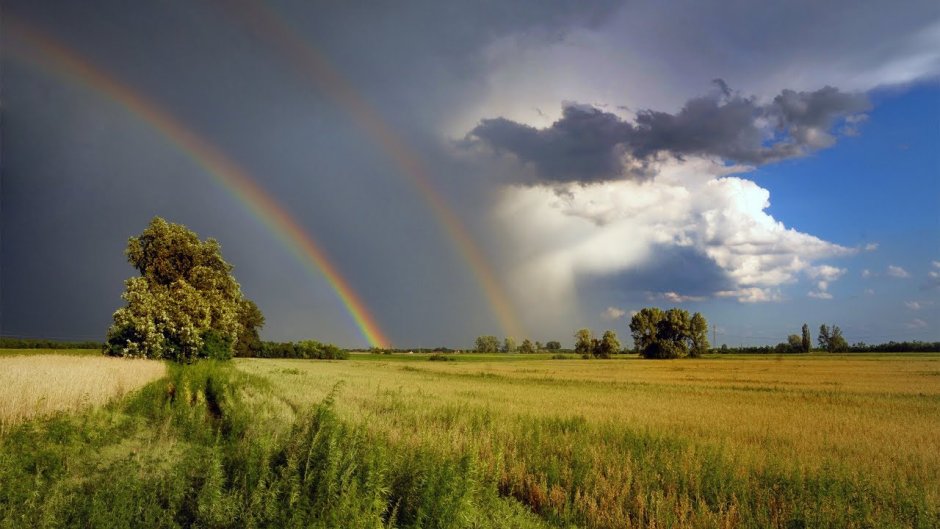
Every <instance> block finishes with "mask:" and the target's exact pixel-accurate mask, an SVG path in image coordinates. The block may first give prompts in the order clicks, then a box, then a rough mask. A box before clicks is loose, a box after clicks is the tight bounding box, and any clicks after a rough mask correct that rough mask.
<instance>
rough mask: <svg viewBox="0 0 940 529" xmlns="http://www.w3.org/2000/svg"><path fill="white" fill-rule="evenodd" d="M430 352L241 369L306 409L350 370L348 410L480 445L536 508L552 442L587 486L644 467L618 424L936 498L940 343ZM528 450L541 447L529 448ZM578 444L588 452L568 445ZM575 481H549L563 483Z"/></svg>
mask: <svg viewBox="0 0 940 529" xmlns="http://www.w3.org/2000/svg"><path fill="white" fill-rule="evenodd" d="M354 358H355V357H354ZM396 360H397V359H396ZM422 360H424V358H422V357H415V358H414V361H407V362H402V361H382V360H376V359H375V358H374V357H373V358H372V359H370V360H350V361H345V362H308V361H295V360H247V359H246V360H238V361H237V362H238V363H237V365H238V367H239V368H240V369H242V370H244V371H246V372H249V373H253V374H257V375H261V376H263V377H265V378H267V379H268V380H270V381H271V382H272V384H273V388H274V390H275V392H276V393H277V394H279V395H280V396H281V397H282V398H284V399H286V400H287V401H289V402H291V403H292V404H294V405H299V406H304V405H309V404H312V403H314V402H317V401H318V400H319V399H322V398H323V397H324V395H326V394H327V392H329V391H330V389H331V388H332V387H333V386H334V385H335V384H336V383H337V382H339V381H344V386H343V387H342V390H341V398H340V399H339V400H338V405H339V410H340V412H341V413H342V414H344V415H346V416H347V417H349V418H352V419H355V420H359V421H361V422H363V423H365V424H367V425H368V426H369V427H370V428H372V429H374V430H376V431H381V432H384V433H385V434H387V435H389V436H390V437H391V438H392V439H395V440H397V442H401V443H405V444H409V443H412V444H415V445H419V444H422V445H423V444H432V445H436V446H440V447H442V449H444V450H453V451H454V452H458V453H459V452H463V451H465V450H467V449H471V450H474V451H475V452H477V454H478V456H479V457H480V459H481V460H482V462H483V463H484V464H485V465H488V466H491V467H492V468H496V469H500V468H501V469H502V470H498V472H501V473H502V477H501V478H500V480H501V483H502V486H504V488H506V489H509V490H511V491H512V493H513V495H515V496H517V497H520V496H522V497H524V498H525V501H526V502H527V503H528V504H530V505H538V504H545V505H551V504H552V502H553V501H554V500H552V497H551V496H552V494H555V493H557V494H562V492H563V491H561V489H558V490H554V491H553V489H545V485H544V484H545V483H546V481H545V480H546V479H548V478H546V475H547V474H546V473H545V472H546V471H545V469H544V468H543V467H544V465H543V463H542V462H541V461H539V458H540V457H541V459H542V460H544V459H545V458H547V457H549V454H553V455H552V457H558V458H562V461H561V462H560V467H559V468H561V469H562V471H563V472H564V468H565V466H566V465H570V464H572V463H571V462H572V461H574V460H577V459H579V458H580V459H581V460H584V458H585V457H586V458H587V460H588V461H589V462H590V463H589V465H590V467H591V468H594V469H595V470H594V472H595V473H596V474H597V478H596V479H594V478H592V479H591V480H590V481H591V485H590V486H591V487H592V490H591V492H592V497H595V498H596V497H598V496H599V495H601V496H602V495H603V494H606V493H608V492H609V493H610V494H619V493H618V492H617V491H619V490H621V489H622V487H623V481H622V480H621V479H620V478H617V477H616V476H619V475H620V474H624V473H625V474H624V476H622V478H623V479H624V480H629V479H631V478H630V477H629V475H630V473H631V472H640V471H642V470H644V469H639V468H634V470H632V471H631V470H629V468H628V467H629V466H630V464H629V462H624V460H623V458H624V457H625V454H626V448H625V445H623V444H622V443H621V442H620V441H617V440H616V439H617V437H618V436H619V435H620V432H639V433H641V434H643V435H647V434H652V435H654V436H662V437H664V438H668V439H673V440H676V441H678V442H680V443H682V446H690V447H692V448H690V449H688V450H691V452H684V453H677V454H676V458H677V459H676V461H674V462H672V463H668V464H669V465H672V466H675V465H678V466H679V467H683V465H687V464H688V465H689V466H688V468H689V469H690V470H689V472H694V470H693V469H694V465H695V464H697V463H695V461H684V460H682V458H683V457H689V458H692V459H694V458H697V457H700V455H701V454H700V453H699V452H698V451H699V450H703V449H706V450H707V449H716V450H719V451H720V452H721V453H722V454H724V457H726V459H727V460H728V461H732V462H733V463H731V464H732V465H733V466H734V469H735V470H733V472H735V473H736V475H740V476H748V475H749V476H756V475H763V474H765V473H766V472H771V473H774V475H781V476H791V475H793V476H796V475H799V476H808V477H810V478H812V479H816V478H813V477H814V476H816V477H818V478H819V479H826V477H827V476H838V477H839V479H844V480H846V481H847V482H850V483H853V484H855V485H853V486H857V487H862V488H864V487H872V488H873V490H875V491H883V492H873V493H872V494H873V495H875V496H878V495H881V494H888V493H890V491H892V490H895V487H896V486H901V487H905V488H903V489H898V490H911V491H919V492H918V494H922V495H923V497H924V499H925V501H926V504H927V505H928V506H932V507H933V508H936V507H937V506H938V504H940V477H938V476H940V434H938V433H940V356H938V355H919V356H898V355H895V356H892V355H880V356H877V355H871V356H861V355H859V356H851V355H849V356H845V357H831V356H793V357H743V358H741V357H738V358H708V359H701V360H678V361H677V360H665V361H657V360H640V359H617V360H606V361H601V360H565V361H559V360H523V359H520V361H518V362H505V361H499V362H470V361H467V362H460V361H458V362H426V361H422ZM546 420H548V421H556V422H555V423H552V422H549V423H548V424H563V423H558V422H557V421H574V422H571V425H572V428H574V430H572V431H573V432H574V433H572V434H570V435H569V434H567V433H565V434H564V435H563V436H561V437H558V436H557V433H554V434H552V435H555V437H554V440H552V439H548V438H546V439H537V440H535V441H533V440H532V439H531V438H528V437H526V436H527V435H530V433H531V432H534V431H536V430H538V429H539V428H542V427H543V426H540V425H544V424H546V423H545V422H544V421H546ZM562 429H563V430H564V428H562ZM579 432H580V433H579ZM565 436H567V437H568V438H567V439H563V438H562V437H565ZM565 443H569V444H567V445H566V444H565ZM533 447H538V449H539V451H540V452H543V455H542V456H538V455H532V454H531V453H527V452H532V451H533V450H532V449H533ZM556 447H562V448H558V449H557V450H555V449H556ZM579 447H580V448H579ZM588 447H590V448H589V449H588ZM569 448H570V449H569ZM582 449H584V450H585V452H584V454H586V455H583V454H582V455H578V454H576V453H574V452H571V450H582ZM553 450H555V452H552V451H553ZM680 452H681V451H680ZM566 454H568V455H566ZM572 454H573V455H572ZM683 454H684V455H683ZM568 457H571V458H572V459H571V461H569V462H568V463H565V462H564V461H563V459H565V458H568ZM530 458H531V460H530ZM625 469H626V470H625ZM549 474H550V473H549ZM567 479H568V478H567V477H565V476H561V477H557V476H556V477H555V478H552V480H554V481H555V482H558V483H561V484H564V483H565V482H566V480H567ZM799 479H803V478H799ZM539 480H541V481H539ZM569 481H570V480H569ZM533 483H535V485H533ZM538 483H542V484H541V485H539V484H538ZM539 487H542V489H540V488H539ZM556 488H557V487H556ZM543 489H545V490H543ZM532 491H535V492H532ZM565 493H567V494H569V495H572V494H574V493H573V492H572V491H571V490H568V491H567V492H565ZM621 496H622V495H621ZM878 497H881V496H878ZM676 501H684V500H683V499H682V498H679V499H678V500H676ZM886 501H887V500H886ZM892 501H893V500H892ZM573 503H575V504H577V501H576V500H573ZM613 503H616V502H612V503H611V504H613ZM577 508H578V509H579V510H581V511H582V512H583V513H584V516H585V519H587V520H591V521H592V522H591V523H590V524H589V525H591V526H596V527H616V526H622V525H619V524H622V523H623V522H622V520H624V519H625V517H621V515H620V514H619V513H616V512H613V510H612V509H613V508H612V507H611V506H610V505H607V506H606V507H597V506H591V505H577ZM618 508H619V507H618ZM792 508H793V507H792V506H784V507H782V509H783V510H784V511H786V509H792ZM877 508H881V507H877ZM592 509H593V510H592ZM605 509H606V510H605ZM537 510H538V509H537ZM635 511H636V508H634V512H635ZM790 514H792V512H791V513H790ZM716 523H717V522H716ZM779 523H781V524H782V523H783V522H779ZM777 524H778V522H774V523H773V525H777ZM680 525H683V526H684V525H686V523H685V522H682V523H680ZM689 525H695V524H694V523H691V522H689ZM705 525H711V523H710V522H709V523H706V524H705ZM732 525H734V524H732Z"/></svg>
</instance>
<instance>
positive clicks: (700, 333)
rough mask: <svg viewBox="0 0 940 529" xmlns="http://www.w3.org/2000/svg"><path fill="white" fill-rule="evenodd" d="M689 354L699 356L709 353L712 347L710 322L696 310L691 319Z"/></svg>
mask: <svg viewBox="0 0 940 529" xmlns="http://www.w3.org/2000/svg"><path fill="white" fill-rule="evenodd" d="M689 340H690V341H691V344H690V346H689V356H692V357H699V356H702V355H703V354H705V353H707V352H708V350H709V349H710V348H711V344H710V343H708V322H707V321H705V316H702V313H701V312H696V313H695V314H693V315H692V319H691V320H689Z"/></svg>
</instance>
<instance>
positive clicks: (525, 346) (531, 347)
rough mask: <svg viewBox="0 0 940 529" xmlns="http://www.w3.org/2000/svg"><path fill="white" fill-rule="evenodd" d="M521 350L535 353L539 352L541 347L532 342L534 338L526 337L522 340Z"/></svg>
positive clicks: (525, 352)
mask: <svg viewBox="0 0 940 529" xmlns="http://www.w3.org/2000/svg"><path fill="white" fill-rule="evenodd" d="M519 352H520V353H523V354H534V353H537V352H539V348H538V347H537V346H536V345H535V344H534V343H532V340H530V339H528V338H526V339H525V340H522V345H520V346H519Z"/></svg>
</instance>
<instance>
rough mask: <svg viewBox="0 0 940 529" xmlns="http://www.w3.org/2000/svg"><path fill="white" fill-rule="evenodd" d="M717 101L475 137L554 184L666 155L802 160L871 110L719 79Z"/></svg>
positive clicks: (832, 93)
mask: <svg viewBox="0 0 940 529" xmlns="http://www.w3.org/2000/svg"><path fill="white" fill-rule="evenodd" d="M715 84H716V86H717V87H718V91H717V93H715V94H711V95H706V96H701V97H696V98H693V99H690V100H689V101H687V102H686V104H685V105H684V106H683V107H682V109H681V110H679V112H677V113H675V114H670V113H667V112H659V111H654V110H642V111H639V112H638V113H637V115H636V117H635V119H634V121H633V122H632V123H631V122H628V121H625V120H623V119H621V118H620V117H619V116H616V115H614V114H611V113H609V112H604V111H602V110H600V109H597V108H594V107H591V106H583V105H572V104H568V105H566V106H565V107H564V110H563V114H562V117H561V119H559V120H558V121H556V122H555V123H553V124H552V125H551V126H550V127H547V128H545V129H536V128H533V127H530V126H528V125H524V124H521V123H516V122H513V121H510V120H507V119H504V118H496V119H484V120H483V121H482V122H481V123H480V124H479V125H478V126H477V127H476V128H474V129H473V130H472V131H471V132H470V135H469V138H470V139H471V140H474V139H475V140H479V141H480V142H483V143H484V144H486V145H488V146H490V147H492V148H493V149H495V150H496V151H498V152H509V153H512V154H514V155H516V156H517V157H518V158H519V159H520V160H521V161H523V162H526V163H531V164H532V165H533V166H534V167H535V169H536V170H537V171H538V173H539V175H540V177H541V178H543V179H545V180H552V181H599V180H610V179H616V178H619V177H622V176H628V175H627V174H625V173H627V172H629V171H628V170H625V167H624V162H625V160H627V161H629V160H630V159H632V160H633V161H639V162H645V161H648V160H649V159H651V158H652V157H654V156H656V155H657V154H660V153H666V154H669V155H672V156H675V157H679V158H681V157H683V156H688V155H701V156H717V157H720V158H722V159H724V160H726V161H731V162H738V163H746V164H763V163H768V162H773V161H777V160H782V159H785V158H791V157H795V156H801V155H804V154H807V153H809V152H812V151H814V150H817V149H821V148H824V147H828V146H830V145H832V144H833V143H834V142H835V139H836V137H835V134H836V133H835V132H834V131H833V128H834V127H835V126H836V124H837V123H838V122H839V121H840V120H843V121H846V122H847V127H846V128H844V130H843V131H844V132H845V131H850V130H852V129H851V127H850V126H851V125H853V124H854V123H855V122H857V121H858V120H859V118H858V116H859V113H861V112H865V111H867V110H868V109H869V108H870V106H869V103H868V100H867V99H866V98H865V96H863V95H859V94H849V93H845V92H841V91H840V90H839V89H837V88H833V87H830V86H827V87H824V88H821V89H819V90H816V91H813V92H796V91H793V90H784V91H782V92H781V93H780V95H778V96H776V97H775V98H774V99H773V100H772V101H771V102H769V103H765V104H761V103H758V102H757V100H756V99H755V98H753V97H743V96H741V95H740V94H736V93H734V92H732V91H731V90H730V88H729V87H728V85H727V84H726V83H725V82H724V81H723V80H721V79H717V80H715Z"/></svg>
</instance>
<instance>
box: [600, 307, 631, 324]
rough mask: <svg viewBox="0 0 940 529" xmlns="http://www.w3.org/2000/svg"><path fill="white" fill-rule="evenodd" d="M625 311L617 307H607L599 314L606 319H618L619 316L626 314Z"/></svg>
mask: <svg viewBox="0 0 940 529" xmlns="http://www.w3.org/2000/svg"><path fill="white" fill-rule="evenodd" d="M626 314H627V311H625V310H623V309H619V308H617V307H607V308H606V309H604V312H603V313H602V314H601V317H602V318H604V319H605V320H608V321H613V320H619V319H620V318H622V317H624V316H626Z"/></svg>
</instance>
